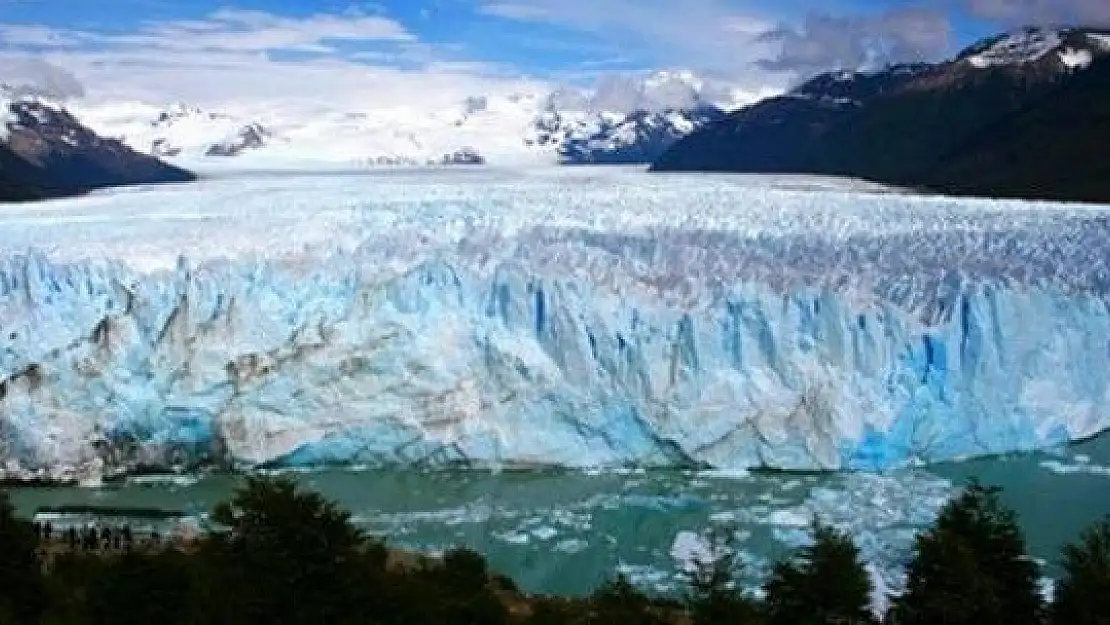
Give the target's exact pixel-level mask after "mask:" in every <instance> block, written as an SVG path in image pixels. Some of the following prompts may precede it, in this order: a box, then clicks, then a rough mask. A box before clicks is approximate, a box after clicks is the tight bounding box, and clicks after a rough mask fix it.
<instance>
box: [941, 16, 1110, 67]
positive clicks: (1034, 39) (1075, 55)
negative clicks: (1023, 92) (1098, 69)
mask: <svg viewBox="0 0 1110 625" xmlns="http://www.w3.org/2000/svg"><path fill="white" fill-rule="evenodd" d="M1108 43H1110V33H1106V32H1100V31H1095V30H1089V29H1079V28H1056V29H1053V28H1041V27H1034V26H1030V27H1026V28H1022V29H1018V30H1014V31H1010V32H1006V33H1002V34H1001V35H998V36H995V37H991V38H989V39H985V40H983V41H980V42H978V43H976V44H974V45H972V46H971V47H969V48H968V49H966V50H964V52H962V53H961V54H960V55H958V56H957V57H956V62H957V63H965V64H967V65H970V66H971V67H974V68H976V69H988V68H998V67H1014V68H1020V67H1022V66H1028V65H1031V64H1039V63H1045V64H1048V65H1050V66H1052V67H1055V68H1057V69H1062V70H1075V69H1086V68H1087V67H1089V66H1090V65H1091V63H1092V62H1093V61H1094V59H1095V58H1096V57H1099V56H1106V55H1108V54H1110V45H1108Z"/></svg>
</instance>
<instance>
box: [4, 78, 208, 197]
mask: <svg viewBox="0 0 1110 625" xmlns="http://www.w3.org/2000/svg"><path fill="white" fill-rule="evenodd" d="M193 178H194V176H192V174H190V173H189V172H187V171H184V170H181V169H178V168H176V167H172V166H169V165H166V164H165V163H162V162H160V161H159V160H158V159H156V158H152V157H150V156H147V155H143V154H139V153H136V152H135V151H133V150H131V149H130V148H128V147H127V146H125V145H124V144H122V143H120V142H119V141H115V140H111V139H104V138H103V137H101V136H99V135H98V134H96V133H95V132H93V131H92V130H90V129H89V128H88V127H86V126H84V125H83V124H81V123H80V122H79V121H78V120H77V119H76V118H75V117H74V116H73V115H72V114H70V113H69V112H68V111H66V110H65V109H64V108H61V107H59V106H57V105H55V104H52V103H50V102H48V101H46V100H44V99H41V98H39V97H35V96H31V95H21V94H18V93H15V92H13V91H11V90H9V89H6V88H3V87H2V86H0V200H28V199H40V198H44V197H54V196H62V195H72V194H77V193H82V192H85V191H88V190H91V189H96V188H100V187H105V186H115V185H124V184H140V183H154V182H182V181H187V180H192V179H193Z"/></svg>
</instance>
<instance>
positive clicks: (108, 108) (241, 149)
mask: <svg viewBox="0 0 1110 625" xmlns="http://www.w3.org/2000/svg"><path fill="white" fill-rule="evenodd" d="M743 101H744V100H743V96H742V95H741V94H738V92H736V91H735V90H734V89H732V88H731V86H729V85H726V84H723V83H717V82H711V81H707V80H705V79H703V78H700V77H698V76H696V75H695V74H693V73H692V72H689V71H660V72H655V73H652V74H648V75H644V76H612V77H607V78H605V79H603V80H601V81H600V82H599V83H598V84H597V85H596V86H595V87H594V88H592V89H575V88H569V87H562V88H556V89H553V90H550V91H546V92H545V91H542V90H531V91H524V90H522V91H520V92H515V93H505V94H473V95H470V96H468V97H465V98H463V99H461V100H460V101H459V102H458V103H457V104H455V105H454V106H450V107H446V108H439V109H432V110H425V109H422V108H420V107H419V104H418V103H416V104H414V106H411V107H408V106H407V107H396V108H391V109H380V108H379V109H373V108H367V109H364V110H346V109H341V108H337V107H333V106H329V105H327V104H315V103H313V104H306V103H304V102H245V103H244V102H237V103H230V104H227V105H224V106H220V107H212V108H208V107H198V106H193V105H189V104H185V103H175V104H171V105H169V106H155V105H151V104H145V103H120V102H107V103H105V102H101V103H89V102H75V103H71V104H70V106H71V107H72V108H73V109H74V110H75V111H76V112H77V114H78V115H79V117H80V118H81V119H82V120H85V121H86V122H87V123H88V124H89V125H90V126H92V127H93V128H95V129H97V130H98V131H99V132H100V133H102V134H104V135H107V136H112V137H117V138H119V139H120V140H121V141H123V142H124V143H126V144H127V145H129V146H131V147H132V148H134V149H136V150H138V151H140V152H145V153H148V154H152V155H155V156H159V157H162V158H166V159H169V160H171V161H173V162H175V163H178V164H181V165H183V166H186V167H191V168H194V169H200V170H204V169H207V168H225V167H254V166H258V167H274V166H282V165H285V164H296V165H304V164H326V165H331V166H356V167H376V166H383V165H385V166H426V165H445V164H452V165H453V164H474V163H477V162H488V163H490V164H494V165H519V164H525V165H541V164H542V165H553V164H556V163H559V162H571V163H590V162H608V163H612V162H622V163H647V162H650V161H651V160H652V159H654V158H655V157H656V156H658V155H659V154H660V153H661V152H662V150H663V149H665V148H666V147H667V146H669V145H670V144H671V143H673V142H674V141H676V140H677V139H678V138H681V137H682V136H685V135H686V134H688V133H689V132H691V131H692V130H694V129H695V128H697V127H700V125H702V124H704V123H705V122H706V121H707V120H711V119H715V118H717V117H719V116H720V115H721V114H722V112H723V111H725V110H728V109H731V108H735V107H736V106H737V105H738V104H740V103H742V102H743Z"/></svg>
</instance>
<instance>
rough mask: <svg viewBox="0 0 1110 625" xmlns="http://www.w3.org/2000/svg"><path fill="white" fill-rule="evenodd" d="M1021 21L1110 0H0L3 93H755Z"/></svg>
mask: <svg viewBox="0 0 1110 625" xmlns="http://www.w3.org/2000/svg"><path fill="white" fill-rule="evenodd" d="M1025 24H1086V25H1110V0H934V1H932V2H914V1H912V0H378V1H376V2H353V3H352V2H350V1H349V0H0V81H5V82H8V83H10V84H23V83H28V84H34V85H36V86H40V87H45V88H48V89H50V90H51V91H52V92H56V93H59V94H63V95H69V96H77V95H85V96H87V97H90V98H94V97H97V98H107V99H111V98H128V99H134V100H144V101H185V102H190V103H197V104H212V103H216V102H230V101H248V100H252V99H255V100H257V99H268V100H272V101H281V100H282V99H290V98H296V99H301V100H305V99H309V100H311V99H315V100H319V101H320V102H327V101H335V100H344V101H349V102H351V103H377V104H380V105H398V106H399V105H404V103H405V102H410V101H413V100H420V101H422V102H435V101H437V100H439V99H444V100H454V99H457V98H458V97H462V96H465V95H477V94H485V93H490V92H497V91H498V90H506V91H512V90H520V89H523V88H531V87H535V88H547V87H548V86H551V85H575V86H589V85H591V84H595V83H596V82H597V81H599V80H604V79H606V78H607V77H611V76H613V75H628V74H640V73H644V72H648V71H653V70H658V69H678V68H683V69H691V70H694V71H695V72H697V73H699V74H700V75H704V76H707V77H710V78H713V79H716V80H722V81H727V82H728V83H729V84H733V85H735V86H736V87H738V88H739V89H741V90H743V91H744V92H745V93H751V94H762V93H767V92H773V91H776V90H781V89H783V88H785V87H787V86H789V85H791V84H794V83H796V82H798V81H799V80H802V79H804V78H806V77H808V76H810V75H812V74H814V73H817V72H821V71H826V70H830V69H858V68H866V67H875V66H881V65H883V64H886V63H889V62H900V61H914V60H936V59H939V58H943V57H944V56H946V55H950V54H952V53H954V52H956V51H958V50H959V49H960V48H962V47H963V46H966V45H968V44H969V43H972V42H973V41H975V40H978V39H981V38H982V37H985V36H988V35H991V34H994V33H996V32H998V31H1000V30H1003V29H1006V28H1010V27H1014V26H1017V25H1025Z"/></svg>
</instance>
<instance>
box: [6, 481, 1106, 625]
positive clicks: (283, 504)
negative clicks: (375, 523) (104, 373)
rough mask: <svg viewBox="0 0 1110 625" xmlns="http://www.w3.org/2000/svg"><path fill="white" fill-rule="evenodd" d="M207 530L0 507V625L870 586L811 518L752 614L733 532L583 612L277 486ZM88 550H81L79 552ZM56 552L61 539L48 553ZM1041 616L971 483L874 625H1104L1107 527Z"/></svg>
mask: <svg viewBox="0 0 1110 625" xmlns="http://www.w3.org/2000/svg"><path fill="white" fill-rule="evenodd" d="M213 520H214V521H215V522H216V523H217V525H218V526H219V528H220V531H219V532H217V533H215V534H212V535H210V536H206V537H203V538H201V539H198V540H196V541H195V542H190V543H180V542H177V543H175V542H172V541H171V542H167V543H162V544H161V545H160V546H159V545H148V547H147V548H140V547H137V546H135V547H133V544H132V542H131V539H130V535H129V534H128V535H127V538H126V540H125V542H120V541H118V540H117V541H115V546H114V547H112V548H106V547H105V545H111V544H112V543H110V540H109V539H110V538H111V537H110V536H109V538H106V539H104V540H103V541H102V542H101V543H99V545H98V546H95V547H92V548H84V550H82V549H79V548H77V547H72V546H71V547H70V548H69V549H65V545H64V544H60V543H57V542H52V541H50V540H47V541H46V542H40V537H39V535H38V530H39V528H36V527H33V526H32V525H31V524H30V523H29V522H27V521H23V520H20V519H18V518H17V517H16V516H15V513H14V510H13V508H12V506H11V505H10V504H9V503H8V500H7V498H6V497H3V496H0V625H8V624H13V625H14V624H17V623H18V624H20V625H34V624H41V625H132V624H134V625H139V624H148V623H157V624H159V625H256V624H257V625H262V624H266V625H310V624H311V625H316V624H318V623H329V624H332V623H334V624H337V625H432V624H435V625H508V624H517V623H519V624H527V625H633V624H635V625H679V624H682V625H780V624H781V625H826V624H831V623H840V624H845V625H847V624H861V625H862V624H867V625H873V624H876V623H878V622H879V619H878V618H877V617H876V616H875V615H873V614H872V613H871V611H870V593H871V580H870V578H869V575H868V573H867V570H866V569H865V568H864V566H863V564H862V563H861V562H860V553H859V550H858V548H857V547H856V546H855V544H853V542H852V540H851V538H850V537H849V536H847V535H846V534H843V533H841V532H839V531H838V530H836V529H834V528H832V527H829V526H826V525H824V524H822V523H821V522H820V520H818V519H815V520H814V523H813V527H812V542H811V544H810V545H809V546H806V547H804V548H802V549H799V550H798V551H797V552H795V553H794V554H793V555H792V556H791V557H790V558H788V559H786V560H784V561H782V562H780V563H779V564H778V565H776V566H775V568H774V571H773V573H772V575H771V576H770V579H769V580H768V581H767V583H766V585H765V586H764V588H763V592H762V593H761V596H763V597H764V598H757V597H755V596H753V595H752V594H750V593H745V592H744V591H743V590H742V589H740V588H739V587H738V585H737V578H738V575H739V574H740V573H742V572H743V570H744V562H742V561H741V559H740V557H739V556H738V553H739V549H738V548H737V545H736V544H735V536H736V532H735V528H730V527H722V528H720V529H719V531H718V532H717V533H716V534H715V535H713V536H710V537H709V545H710V547H711V549H710V550H709V551H710V552H711V555H709V556H708V557H707V558H706V561H704V562H696V563H694V566H693V567H692V570H691V571H690V572H689V574H688V583H687V593H686V597H685V600H683V601H677V600H674V599H662V598H657V597H650V596H647V595H645V594H644V593H642V592H640V591H639V590H637V589H636V588H635V587H634V586H633V585H632V584H631V583H629V581H628V580H626V579H624V578H617V579H615V580H613V581H611V582H609V583H607V584H605V585H604V586H602V587H601V588H600V589H598V591H597V592H596V593H594V595H593V596H591V597H587V598H580V599H568V598H556V597H535V596H530V595H527V594H524V593H521V592H520V591H519V590H518V589H517V588H516V587H515V585H514V584H513V582H512V581H511V580H509V579H507V578H505V577H502V576H498V575H496V574H494V573H492V572H491V571H490V570H489V568H488V566H487V564H486V561H485V559H484V558H483V557H482V556H480V555H479V554H477V553H474V552H473V551H468V550H465V549H454V550H451V551H448V552H447V553H445V554H443V556H442V557H440V558H434V559H432V558H418V557H415V556H413V555H412V554H403V553H400V552H395V551H390V550H389V549H387V548H386V546H385V545H384V544H383V543H381V542H379V541H377V540H375V539H373V538H370V537H368V536H365V535H363V534H362V533H361V532H360V531H359V530H358V528H356V527H355V526H354V525H353V524H352V523H351V521H350V516H349V514H348V513H347V512H346V511H344V510H342V509H340V508H339V507H337V506H336V505H335V504H334V503H332V502H329V501H327V500H325V499H324V498H323V497H321V496H320V495H318V494H316V493H313V492H309V491H303V490H299V489H298V488H297V487H296V486H295V485H294V484H293V483H292V482H289V481H285V480H281V479H264V478H247V479H246V481H245V483H244V485H243V486H242V487H241V488H240V489H239V490H238V491H237V492H236V493H235V495H234V497H233V498H232V499H231V501H229V502H227V503H225V504H221V505H220V506H218V507H217V508H216V510H215V511H214V513H213ZM93 542H94V543H95V542H96V539H95V538H94V539H93ZM63 543H64V541H63ZM1061 564H1062V568H1063V571H1064V576H1063V579H1062V580H1061V581H1060V583H1059V585H1058V588H1057V591H1056V602H1055V603H1054V604H1052V605H1048V606H1046V605H1045V604H1044V603H1043V600H1042V598H1041V596H1040V594H1039V593H1038V592H1037V587H1036V581H1037V580H1036V573H1037V571H1036V567H1035V565H1034V564H1033V563H1032V562H1031V560H1030V558H1029V557H1028V556H1027V555H1026V553H1025V544H1024V539H1023V538H1022V536H1021V533H1020V531H1019V529H1018V526H1017V523H1016V519H1015V515H1014V513H1013V512H1012V511H1011V510H1009V509H1007V508H1006V507H1005V506H1004V505H1003V504H1002V503H1001V500H1000V499H999V493H998V490H997V489H992V488H984V487H982V486H979V485H977V484H972V485H971V486H970V487H969V488H967V489H966V490H965V491H964V492H963V493H962V494H961V495H960V496H959V497H957V498H955V499H954V500H953V501H951V502H950V503H949V504H948V505H947V506H946V507H945V508H944V510H943V511H942V512H941V514H940V516H939V518H938V519H937V522H936V525H935V527H933V528H932V529H930V530H929V531H927V532H924V533H923V534H922V535H921V536H920V537H919V538H918V540H917V545H916V550H915V554H914V557H913V560H912V561H911V562H910V563H909V567H908V583H907V588H906V592H905V594H904V595H903V596H901V597H898V598H896V599H895V600H894V604H893V607H892V609H891V611H890V613H889V614H887V615H885V618H884V619H882V622H885V623H890V624H896V625H906V624H910V625H912V624H917V623H930V624H933V623H942V624H946V625H963V624H967V625H972V624H975V625H994V624H999V625H1001V624H1003V623H1005V624H1007V625H1010V624H1017V625H1022V624H1030V625H1033V624H1036V625H1042V624H1044V625H1049V624H1051V625H1064V624H1067V625H1107V624H1110V609H1108V608H1107V606H1108V605H1110V603H1107V602H1106V600H1105V597H1104V595H1106V594H1108V592H1110V519H1108V520H1107V521H1105V522H1103V523H1100V524H1097V525H1096V526H1094V527H1092V528H1090V529H1089V530H1087V531H1086V532H1084V533H1083V535H1082V536H1081V537H1080V538H1079V540H1078V542H1077V543H1075V544H1073V545H1068V546H1067V547H1066V548H1065V549H1064V550H1063V558H1062V562H1061Z"/></svg>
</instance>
